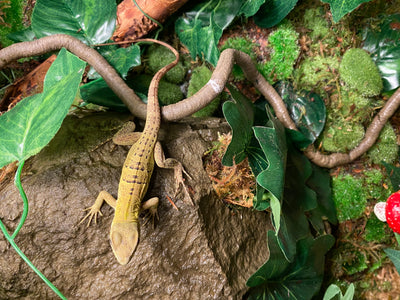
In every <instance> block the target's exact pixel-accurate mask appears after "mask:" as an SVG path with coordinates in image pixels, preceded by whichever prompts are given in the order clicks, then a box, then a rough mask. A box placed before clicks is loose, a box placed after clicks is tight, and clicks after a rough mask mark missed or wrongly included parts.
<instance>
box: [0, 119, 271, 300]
mask: <svg viewBox="0 0 400 300" xmlns="http://www.w3.org/2000/svg"><path fill="white" fill-rule="evenodd" d="M127 118H128V117H127V116H125V117H123V116H121V115H112V114H97V115H89V116H85V117H76V116H70V117H68V118H67V119H66V120H65V122H64V124H63V126H62V127H61V130H60V131H59V133H58V134H57V136H56V137H55V138H54V139H53V140H52V142H51V143H50V145H49V146H47V147H46V148H44V149H43V150H42V152H40V153H39V154H38V155H37V156H36V157H34V158H32V159H30V160H29V161H28V162H27V163H26V165H25V167H24V170H23V177H22V184H23V187H24V188H25V192H26V194H27V196H28V199H29V214H28V218H27V220H26V222H25V225H24V226H23V228H22V230H21V231H20V233H19V234H18V236H17V237H16V239H15V240H16V243H17V245H18V246H19V247H20V248H21V249H22V251H24V252H25V254H26V255H27V256H28V258H30V259H31V260H32V262H33V263H34V264H35V265H36V266H37V267H38V269H39V270H41V271H42V272H43V273H44V274H45V275H46V276H47V277H48V278H49V279H50V280H51V281H52V282H53V283H54V284H55V286H56V287H57V288H58V289H59V290H60V291H61V292H62V293H63V294H64V295H65V296H66V297H67V298H68V299H241V298H242V296H243V294H244V293H245V292H246V290H247V288H246V285H245V282H246V280H247V278H248V277H249V276H250V275H251V274H252V273H254V271H256V269H257V268H258V267H260V266H261V265H262V264H263V263H264V262H265V260H266V259H267V257H268V249H267V245H266V233H267V230H268V229H270V228H271V225H270V221H269V216H268V215H267V214H266V213H263V212H256V211H252V210H246V209H230V208H228V207H227V206H226V205H225V204H223V202H222V201H221V200H219V199H216V198H215V196H214V194H213V193H212V189H211V183H210V180H209V178H208V176H207V174H206V173H205V171H204V170H203V166H202V155H203V153H204V152H205V151H206V150H207V149H209V148H210V147H211V146H212V141H214V140H216V139H217V133H218V132H227V131H229V126H228V125H227V124H226V123H224V122H222V121H221V120H220V119H207V120H203V121H200V120H193V119H189V120H186V121H181V122H179V123H169V124H164V125H163V127H162V130H161V132H160V139H161V141H162V143H163V146H164V150H165V152H166V156H168V157H174V158H177V159H179V160H180V161H181V162H182V163H183V165H184V166H185V169H186V170H187V171H188V172H189V174H190V175H191V177H192V178H191V179H187V180H186V183H187V184H188V186H190V187H191V190H192V191H193V199H194V203H195V205H194V206H192V205H191V204H189V203H184V202H183V201H182V200H180V198H179V195H178V196H177V197H176V199H174V200H175V203H176V205H177V207H178V208H179V210H176V209H174V208H173V207H172V205H171V204H170V203H169V202H168V201H167V199H166V196H167V195H169V196H171V197H172V196H173V195H174V187H175V183H174V179H173V172H172V171H171V170H160V169H157V168H156V170H155V173H154V174H153V178H152V183H151V186H150V188H149V192H148V195H149V196H155V195H158V196H159V197H160V206H159V209H158V212H159V217H160V219H159V221H158V222H156V226H155V228H153V226H152V224H151V222H149V223H147V224H145V225H144V220H143V219H141V220H140V222H141V236H140V242H139V246H138V248H137V250H136V252H135V253H134V255H133V257H132V259H131V261H130V262H129V263H128V264H127V265H126V266H121V265H119V264H118V262H117V260H116V259H115V258H114V255H113V253H112V250H111V246H110V244H109V231H110V225H111V221H112V218H113V209H112V208H111V207H109V206H108V205H107V204H105V205H103V207H102V213H103V217H100V219H98V220H97V224H96V225H95V224H92V225H91V226H90V227H88V228H87V227H86V223H85V224H81V225H79V226H78V223H79V222H80V220H81V219H82V218H83V217H84V215H85V212H84V211H83V210H84V209H85V208H87V207H88V206H90V205H92V204H93V202H94V200H95V199H96V197H97V194H98V193H99V191H101V190H107V191H109V192H110V193H111V194H112V195H114V196H116V194H117V189H118V182H119V177H120V172H121V166H122V164H123V162H124V160H125V156H126V153H127V151H128V148H129V147H122V146H116V145H114V144H113V143H112V142H111V141H107V139H109V138H110V137H111V136H112V135H113V133H114V132H115V131H116V130H117V129H118V127H120V126H121V125H122V123H123V122H124V121H125V120H126V119H127ZM142 125H143V124H142ZM139 127H140V126H139ZM21 212H22V201H21V199H20V196H19V194H18V192H17V189H16V188H15V186H14V184H13V180H12V176H11V175H10V176H9V178H8V179H7V180H6V181H4V182H3V183H1V184H0V218H1V220H3V221H4V223H5V224H6V226H7V228H8V229H9V232H11V231H13V230H14V228H15V227H16V225H17V223H18V221H19V218H20V216H21ZM0 278H1V280H0V299H57V296H56V295H55V294H54V293H53V292H52V291H51V290H50V288H48V287H47V286H46V285H45V284H44V283H43V282H42V281H41V279H40V278H39V277H38V276H37V275H36V274H35V273H34V272H33V271H32V270H30V269H29V267H28V266H27V265H26V264H25V263H24V262H23V261H22V259H21V258H20V257H19V256H18V255H17V254H16V252H15V251H14V249H13V248H12V247H11V246H10V245H9V244H8V242H7V241H6V240H5V238H4V236H3V235H1V236H0Z"/></svg>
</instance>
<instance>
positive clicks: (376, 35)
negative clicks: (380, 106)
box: [363, 14, 400, 91]
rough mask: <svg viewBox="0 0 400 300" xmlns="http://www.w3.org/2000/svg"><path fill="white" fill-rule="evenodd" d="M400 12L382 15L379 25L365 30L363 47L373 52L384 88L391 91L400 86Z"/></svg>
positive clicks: (372, 55) (372, 56)
mask: <svg viewBox="0 0 400 300" xmlns="http://www.w3.org/2000/svg"><path fill="white" fill-rule="evenodd" d="M399 23H400V14H397V15H389V16H386V15H385V16H382V21H381V24H380V25H379V27H373V28H370V27H367V28H365V29H364V31H363V39H364V46H363V48H364V49H365V50H367V51H368V52H369V53H370V54H371V58H372V59H373V60H374V62H375V64H376V65H377V67H378V69H379V72H380V74H381V76H382V81H383V90H384V91H391V90H394V89H396V88H397V87H399V86H400V30H399V29H398V28H397V27H396V24H399Z"/></svg>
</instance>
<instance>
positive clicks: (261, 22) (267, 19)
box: [254, 0, 297, 28]
mask: <svg viewBox="0 0 400 300" xmlns="http://www.w3.org/2000/svg"><path fill="white" fill-rule="evenodd" d="M296 3H297V0H285V1H282V0H266V1H265V3H264V4H263V5H262V6H261V7H260V10H259V11H258V12H257V14H256V15H255V16H254V21H255V23H256V24H257V25H258V26H260V27H264V28H270V27H273V26H275V25H277V24H278V23H279V22H280V21H282V20H283V19H284V18H285V17H286V16H287V15H288V14H289V13H290V11H291V10H292V9H293V8H294V7H295V6H296Z"/></svg>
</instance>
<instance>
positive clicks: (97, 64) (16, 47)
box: [0, 34, 400, 168]
mask: <svg viewBox="0 0 400 300" xmlns="http://www.w3.org/2000/svg"><path fill="white" fill-rule="evenodd" d="M143 41H144V40H143ZM63 47H64V48H66V49H67V50H69V51H70V52H72V53H74V54H75V55H77V56H78V57H79V58H81V59H82V60H84V61H86V62H87V63H89V64H90V65H91V66H92V67H93V68H94V69H95V70H96V71H97V72H98V73H99V74H100V75H101V76H102V77H103V78H104V80H105V81H106V83H107V84H108V86H109V87H110V88H111V89H112V90H113V91H114V93H115V94H116V95H117V96H118V97H119V98H120V99H121V100H122V101H123V103H124V104H125V105H126V106H127V107H128V109H129V110H130V112H131V113H132V114H133V115H134V116H137V117H139V118H141V119H145V118H146V104H144V103H143V102H142V101H141V100H140V98H139V97H138V96H137V95H136V94H135V92H134V91H133V90H132V89H131V88H130V87H128V86H127V85H126V83H125V82H124V81H123V80H122V78H121V77H120V76H119V75H118V73H117V72H116V71H115V69H114V68H113V67H111V66H110V65H109V64H108V62H107V61H106V60H105V59H104V58H103V57H102V56H101V55H100V54H99V53H98V52H97V51H96V50H94V49H92V48H90V47H88V46H87V45H85V44H84V43H82V42H81V41H79V40H78V39H76V38H74V37H71V36H68V35H63V34H56V35H52V36H47V37H43V38H40V39H38V40H35V41H31V42H22V43H16V44H13V45H11V46H9V47H7V48H4V49H2V50H0V69H2V68H3V67H4V66H5V65H7V64H8V63H10V62H11V61H14V60H17V59H19V58H22V57H30V56H35V55H41V54H44V53H47V52H50V51H55V50H59V49H61V48H63ZM234 64H238V65H239V66H240V67H241V68H242V70H243V73H244V74H245V76H246V78H247V79H248V80H249V81H250V82H252V83H253V84H254V86H255V87H256V88H257V89H258V90H259V91H260V92H261V94H262V95H263V96H264V97H265V98H266V99H267V101H268V102H269V103H270V104H271V106H272V107H273V108H274V111H275V114H276V116H277V118H278V119H279V120H280V121H281V122H282V123H283V125H284V126H285V127H286V128H289V129H292V130H297V128H296V125H295V123H294V122H293V120H292V119H291V118H290V115H289V112H288V110H287V108H286V106H285V103H284V102H283V100H282V98H281V97H280V96H279V94H278V93H277V92H276V91H275V89H274V88H273V87H272V86H271V85H270V84H269V83H268V82H267V81H266V80H265V78H264V77H263V76H262V75H261V74H260V73H259V72H258V71H257V69H256V67H255V66H254V64H253V62H252V60H251V58H250V57H249V56H248V55H247V54H245V53H243V52H241V51H238V50H234V49H226V50H225V51H223V52H222V53H221V55H220V58H219V61H218V63H217V66H216V68H215V70H214V72H213V74H212V76H211V79H210V80H209V82H208V83H207V84H206V85H205V86H204V87H203V88H202V89H201V90H200V91H198V92H197V93H196V94H194V95H193V96H191V97H189V98H187V99H184V100H182V101H180V102H178V103H176V104H171V105H167V106H164V107H162V110H161V115H162V118H163V119H164V120H165V121H173V120H178V119H181V118H183V117H187V116H190V115H191V114H193V113H195V112H196V111H198V110H200V109H201V108H203V107H205V106H206V105H207V104H209V103H210V102H211V101H212V100H213V99H214V98H215V97H216V96H218V95H219V94H220V93H221V92H222V90H223V89H224V87H225V84H226V82H227V81H228V79H229V75H230V74H231V71H232V68H233V65H234ZM399 105H400V89H397V91H396V92H395V93H394V94H393V95H392V96H391V97H390V99H389V100H388V101H387V102H386V104H385V106H384V107H383V108H382V109H381V110H380V112H379V113H378V114H377V115H376V116H375V118H374V119H373V121H372V122H371V124H370V126H369V127H368V128H367V130H366V133H365V137H364V139H363V140H362V141H361V143H360V144H359V145H358V146H357V147H356V148H354V149H353V150H351V151H350V152H349V153H347V154H345V153H332V154H329V155H325V154H322V153H321V152H319V151H316V150H315V148H314V146H313V145H310V146H308V147H307V149H305V151H304V154H305V155H306V156H307V157H308V158H309V159H310V160H311V161H312V162H313V163H315V164H317V165H319V166H321V167H326V168H332V167H334V166H338V165H341V164H346V163H349V162H351V161H353V160H354V159H356V158H357V157H359V156H361V155H362V154H364V153H365V152H367V151H368V149H369V148H370V147H371V146H372V145H373V144H374V143H375V142H376V140H377V138H378V136H379V133H380V131H381V130H382V128H383V127H384V125H385V123H386V122H387V121H388V120H389V118H390V117H391V116H392V115H393V114H394V113H395V111H396V110H397V108H398V107H399Z"/></svg>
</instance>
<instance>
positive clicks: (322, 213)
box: [306, 164, 337, 234]
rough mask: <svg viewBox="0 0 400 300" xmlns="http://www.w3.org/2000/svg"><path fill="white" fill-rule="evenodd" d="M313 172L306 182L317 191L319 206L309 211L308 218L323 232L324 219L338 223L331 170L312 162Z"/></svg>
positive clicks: (315, 227) (317, 229) (316, 228)
mask: <svg viewBox="0 0 400 300" xmlns="http://www.w3.org/2000/svg"><path fill="white" fill-rule="evenodd" d="M311 167H312V174H311V176H310V177H309V178H308V179H307V181H306V184H307V186H308V187H310V188H311V189H312V190H313V191H314V192H315V193H316V201H317V206H316V207H315V208H314V209H311V210H309V211H308V213H307V215H308V219H309V220H310V222H311V224H312V225H313V227H314V229H315V230H316V231H318V232H319V233H320V234H322V233H323V232H324V231H325V226H324V223H323V220H324V219H328V221H329V222H330V223H332V224H337V217H336V208H335V203H334V202H333V200H332V190H331V182H330V176H329V172H328V171H327V170H325V169H322V168H320V167H318V166H316V165H314V164H311Z"/></svg>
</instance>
